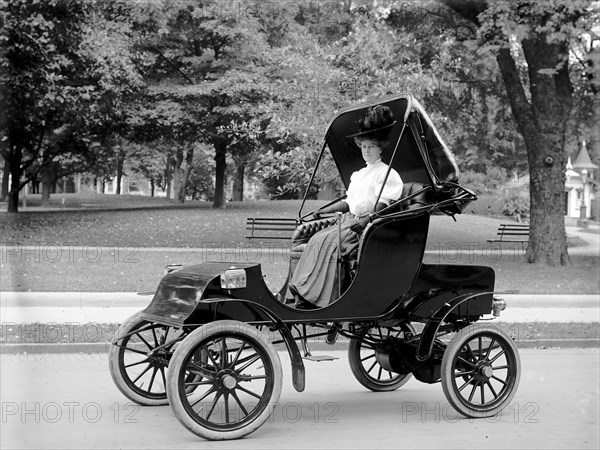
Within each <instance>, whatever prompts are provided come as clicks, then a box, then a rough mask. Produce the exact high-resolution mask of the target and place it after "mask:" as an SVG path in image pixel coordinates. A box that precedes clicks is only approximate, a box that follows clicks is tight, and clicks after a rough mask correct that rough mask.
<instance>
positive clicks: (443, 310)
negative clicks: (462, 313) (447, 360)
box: [416, 292, 492, 361]
mask: <svg viewBox="0 0 600 450" xmlns="http://www.w3.org/2000/svg"><path fill="white" fill-rule="evenodd" d="M490 294H492V292H480V293H478V294H464V295H460V296H458V297H455V298H453V299H452V300H449V301H447V302H446V303H444V304H443V305H442V306H441V307H440V308H438V310H437V311H436V312H435V313H434V314H433V315H432V316H431V318H430V319H429V320H428V321H427V323H426V324H425V327H424V328H423V333H422V334H421V339H420V340H419V346H418V347H417V354H416V358H417V360H418V361H425V360H426V359H428V358H429V357H430V356H431V352H432V351H433V343H434V341H435V336H436V335H437V332H438V330H439V328H440V325H441V323H442V322H443V321H444V320H445V319H446V317H448V315H449V314H450V313H451V312H452V310H454V309H455V308H457V307H458V306H460V305H461V304H463V303H464V302H467V301H469V300H472V299H474V298H475V297H480V296H482V295H490Z"/></svg>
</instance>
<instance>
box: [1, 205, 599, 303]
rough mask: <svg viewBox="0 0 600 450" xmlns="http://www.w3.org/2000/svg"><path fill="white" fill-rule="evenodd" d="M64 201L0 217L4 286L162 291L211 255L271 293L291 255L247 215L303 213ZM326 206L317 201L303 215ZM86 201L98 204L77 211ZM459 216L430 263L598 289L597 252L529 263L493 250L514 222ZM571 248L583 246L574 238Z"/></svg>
mask: <svg viewBox="0 0 600 450" xmlns="http://www.w3.org/2000/svg"><path fill="white" fill-rule="evenodd" d="M56 197H60V196H55V198H56ZM64 197H65V205H66V207H65V208H57V209H50V208H49V209H44V208H39V207H35V206H34V207H32V206H31V205H35V204H36V197H35V196H29V197H28V208H27V209H25V210H22V212H20V213H19V214H6V213H0V232H1V250H2V254H1V255H0V256H1V264H0V266H1V267H0V277H1V282H0V283H1V285H0V289H1V290H5V291H28V290H31V291H148V290H153V289H155V287H156V285H157V283H158V281H159V280H160V278H161V276H162V270H163V267H164V265H165V264H167V263H172V262H179V263H183V264H193V263H199V262H203V261H207V260H211V261H220V260H226V261H250V262H260V263H261V264H262V266H263V273H264V274H265V280H266V282H267V284H268V285H269V286H270V287H272V288H273V289H276V288H278V287H279V286H280V285H281V283H283V281H284V279H285V275H286V273H287V253H286V252H285V251H284V250H282V249H278V248H273V245H274V244H275V243H274V242H273V241H266V242H262V243H261V242H260V241H258V242H256V241H252V242H249V241H248V240H246V239H244V235H245V229H244V227H245V219H246V217H252V216H257V217H259V216H262V217H296V216H297V211H298V207H299V202H298V201H257V202H243V203H236V202H231V203H228V204H227V207H226V208H225V209H220V210H214V209H212V207H211V206H212V205H211V204H210V203H206V202H188V203H186V204H184V205H183V206H180V205H177V204H173V203H169V202H168V201H166V200H164V199H152V198H148V197H139V196H121V197H119V196H111V195H97V194H90V195H88V196H79V195H78V196H75V195H73V194H71V196H69V195H68V194H65V195H64ZM322 203H323V202H315V201H310V202H308V205H307V208H305V211H307V212H308V211H309V210H311V209H314V208H315V207H316V206H317V205H321V204H322ZM81 204H95V205H96V206H95V207H94V208H93V209H92V208H75V207H76V206H77V205H79V206H81ZM71 206H73V208H71ZM456 219H457V222H454V221H453V219H452V218H450V217H446V216H436V217H433V218H432V221H431V225H430V231H429V239H428V243H427V250H428V253H427V255H426V262H430V263H458V264H481V265H489V266H491V267H493V268H494V269H495V270H496V279H497V288H498V289H518V290H520V291H521V293H538V294H539V293H553V294H556V293H564V294H570V293H572V294H594V293H598V292H600V288H599V286H598V282H599V280H598V262H599V258H598V257H597V256H596V257H594V256H572V257H571V262H572V265H571V266H568V267H558V268H548V267H545V266H541V265H534V264H525V263H524V262H523V261H522V255H521V252H520V251H517V250H514V251H511V252H507V253H505V254H504V255H502V257H499V255H498V254H495V253H494V252H493V251H490V247H489V245H487V246H486V240H487V239H490V238H492V237H494V236H495V234H496V230H497V228H498V225H499V224H500V223H502V222H506V219H502V218H494V217H485V216H478V215H472V214H463V215H459V216H457V217H456ZM570 244H571V245H578V244H579V245H581V242H578V241H577V240H576V239H570ZM23 246H27V250H25V248H24V247H23ZM150 247H167V248H169V249H164V250H160V251H155V250H150V249H149V248H150ZM507 248H510V246H507ZM186 249H187V250H186ZM259 250H260V251H259Z"/></svg>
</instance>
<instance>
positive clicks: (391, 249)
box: [109, 94, 520, 440]
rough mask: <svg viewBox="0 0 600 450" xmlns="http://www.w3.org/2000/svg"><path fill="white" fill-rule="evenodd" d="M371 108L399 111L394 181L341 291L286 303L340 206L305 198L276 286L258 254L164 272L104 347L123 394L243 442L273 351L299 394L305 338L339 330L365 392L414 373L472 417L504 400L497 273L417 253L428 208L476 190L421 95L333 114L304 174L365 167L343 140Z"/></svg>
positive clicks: (504, 344)
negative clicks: (316, 204) (309, 302)
mask: <svg viewBox="0 0 600 450" xmlns="http://www.w3.org/2000/svg"><path fill="white" fill-rule="evenodd" d="M376 104H383V105H385V106H388V107H389V108H391V109H392V111H393V113H394V117H395V118H396V122H395V124H394V126H393V129H392V130H391V134H390V136H389V139H388V141H389V143H390V144H389V149H387V150H386V152H385V154H384V156H383V159H384V162H385V163H387V164H389V166H390V167H392V168H394V169H395V170H396V171H397V172H398V174H399V175H400V176H401V178H402V180H403V182H404V188H403V193H402V196H401V197H400V198H399V199H397V200H396V201H394V202H392V203H391V204H389V205H388V206H387V207H386V208H384V209H383V210H379V211H377V212H374V213H373V214H372V215H371V219H372V220H371V222H370V223H369V224H368V225H367V227H366V228H365V229H364V231H363V232H362V235H361V237H360V243H359V247H358V251H357V252H356V253H355V254H353V255H350V256H346V257H344V258H342V257H339V258H337V261H336V264H338V266H339V270H340V273H342V272H343V274H344V277H343V280H344V282H343V283H342V282H340V283H339V295H338V298H337V300H335V301H333V302H331V303H330V304H328V305H327V306H325V307H320V308H314V309H299V308H296V307H295V304H294V303H290V302H288V301H287V300H286V298H287V297H288V296H289V295H288V294H289V292H288V291H289V289H288V281H289V276H290V274H291V272H292V270H293V267H294V265H295V264H296V263H297V261H298V258H299V255H301V252H302V251H303V249H304V248H305V246H306V243H307V242H308V240H309V238H310V237H311V235H312V234H314V233H315V232H316V231H318V230H320V229H322V228H323V227H336V226H338V224H339V215H337V216H332V217H327V216H326V217H321V218H318V219H315V217H318V214H315V213H318V212H319V210H320V209H323V208H324V207H326V206H327V205H323V206H322V207H320V208H319V209H317V210H315V211H309V212H305V211H304V208H305V207H306V205H307V203H308V202H307V201H306V199H307V197H306V195H305V197H304V201H303V202H302V204H301V206H300V211H299V213H298V218H297V219H296V220H295V221H296V223H297V227H296V229H295V230H294V231H293V232H291V233H290V236H289V244H290V247H289V248H290V269H289V274H288V279H287V281H286V282H285V284H284V285H283V286H282V287H281V289H280V290H279V291H277V292H272V291H271V290H270V289H269V287H268V286H267V284H266V283H265V281H264V279H263V274H262V271H261V265H260V264H258V263H256V264H250V263H238V262H235V263H231V262H216V263H209V262H203V263H201V264H195V265H189V266H172V267H170V268H169V271H168V273H166V274H165V275H164V277H163V278H162V280H161V281H160V283H159V285H158V287H157V289H156V292H155V293H154V296H153V298H152V301H151V302H150V304H149V305H148V307H147V308H146V309H144V310H142V311H140V312H138V313H137V314H135V315H133V316H132V317H130V318H129V319H128V320H126V321H125V322H124V323H122V324H121V326H120V327H119V329H118V330H117V332H116V335H115V338H114V341H113V343H112V345H111V348H110V353H109V363H110V372H111V375H112V378H113V380H114V382H115V384H116V386H117V387H118V389H119V390H120V391H121V392H122V393H123V394H124V395H125V396H126V397H127V398H129V399H131V400H132V401H134V402H137V403H139V404H141V405H164V404H167V403H168V404H170V406H171V408H172V410H173V412H174V415H175V417H176V418H177V419H178V420H179V421H180V422H181V424H182V425H183V426H184V427H186V428H187V429H188V430H189V431H191V432H192V433H194V434H196V435H198V436H201V437H203V438H206V439H211V440H220V439H236V438H240V437H243V436H246V435H248V434H249V433H252V432H254V431H256V430H257V429H258V428H259V427H260V426H261V425H262V424H264V423H265V422H266V421H267V420H268V418H269V417H270V415H271V414H272V413H273V410H274V408H275V406H276V405H277V402H278V400H279V397H280V393H281V389H282V383H283V382H284V381H283V380H282V378H283V375H282V365H281V361H280V356H279V355H280V353H281V352H287V354H288V355H289V360H290V362H291V374H292V377H291V378H292V379H291V382H292V385H293V387H294V388H295V389H296V390H297V391H303V390H304V382H305V365H304V360H307V359H308V360H317V361H319V360H325V359H330V358H328V357H326V356H318V355H313V353H311V350H310V348H309V347H310V344H311V343H312V340H314V339H315V338H317V337H324V336H331V335H334V334H339V335H341V336H343V337H345V338H347V339H348V340H349V344H348V358H349V364H350V368H351V371H352V374H353V375H354V377H355V378H356V379H357V381H358V382H359V383H361V384H362V385H363V386H364V387H366V388H367V389H370V390H372V391H391V390H395V389H398V388H400V387H401V386H403V385H404V384H405V383H406V382H407V381H408V380H409V379H410V378H411V377H412V376H414V377H415V378H416V379H417V380H418V381H421V382H423V383H437V382H441V385H442V389H443V392H444V394H445V396H446V398H447V400H448V402H449V403H450V404H451V405H452V406H453V407H454V408H455V409H456V410H457V411H458V412H459V413H461V414H462V415H464V416H466V417H469V418H482V417H489V416H493V415H496V414H498V413H499V412H500V411H501V410H502V409H503V408H505V407H506V406H507V405H509V403H510V402H511V400H512V398H513V396H514V395H515V392H516V389H517V387H518V384H519V378H520V359H519V355H518V351H517V348H516V346H515V344H514V342H513V340H512V339H511V337H510V336H509V335H507V334H506V333H505V332H504V331H502V330H501V329H500V328H499V327H497V326H493V325H491V324H490V323H489V322H486V321H484V320H489V319H493V318H495V317H497V316H499V315H500V312H501V311H502V310H503V309H504V308H505V307H506V302H505V301H504V300H502V299H501V298H498V297H497V296H498V295H499V294H501V293H498V292H495V291H494V282H495V275H494V271H493V269H492V268H490V267H484V266H479V265H459V264H426V263H424V262H423V259H424V254H425V247H426V243H427V237H428V229H429V224H430V219H431V216H432V215H435V214H446V215H451V216H454V215H456V214H459V213H460V212H461V211H462V210H463V209H464V207H465V205H467V204H468V203H469V202H472V201H474V200H476V196H475V195H474V194H473V193H472V192H471V191H469V190H468V189H465V188H463V187H461V186H460V185H459V184H458V167H457V165H456V162H455V159H454V156H453V155H452V153H451V152H450V150H449V149H448V147H447V146H446V145H445V144H444V141H443V140H442V138H441V137H440V135H439V133H438V132H437V131H436V129H435V127H434V125H433V123H432V121H431V119H430V118H429V116H428V115H427V113H426V112H425V110H424V109H423V107H422V106H421V104H420V103H419V102H418V101H417V100H416V99H415V98H414V97H413V96H412V95H410V94H404V95H392V96H388V97H383V98H379V99H377V100H375V101H373V102H368V103H364V104H360V105H354V106H351V107H349V108H346V109H344V110H342V111H341V112H339V113H338V114H337V115H336V116H335V118H334V119H333V121H332V122H331V124H330V125H329V127H328V129H327V133H326V135H325V139H324V142H323V146H322V148H321V151H320V156H319V158H318V161H317V163H316V167H315V172H314V173H313V176H312V178H311V183H314V179H315V173H317V172H316V171H317V170H318V167H319V164H322V163H323V161H324V160H325V159H327V158H329V160H330V161H333V162H334V163H335V166H336V167H337V170H338V171H339V175H340V177H341V183H342V184H343V186H345V187H347V186H348V184H349V180H350V175H351V174H352V173H353V172H354V171H355V170H357V169H359V168H360V167H362V166H363V165H364V161H363V160H362V157H361V153H360V150H359V149H358V147H355V144H353V142H352V140H350V139H348V136H350V135H352V133H354V132H355V131H356V127H357V121H358V120H359V118H360V117H362V116H363V114H364V113H365V111H366V110H367V108H369V107H371V106H374V105H376ZM388 174H389V172H388ZM309 191H310V189H307V190H306V192H307V193H308V192H309ZM339 200H340V199H339V198H337V199H335V200H333V201H332V202H330V203H328V205H329V204H332V203H334V202H336V201H339ZM478 321H481V322H480V323H477V322H478ZM276 346H277V347H276ZM286 360H287V358H286Z"/></svg>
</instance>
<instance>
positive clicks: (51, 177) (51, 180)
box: [40, 163, 57, 206]
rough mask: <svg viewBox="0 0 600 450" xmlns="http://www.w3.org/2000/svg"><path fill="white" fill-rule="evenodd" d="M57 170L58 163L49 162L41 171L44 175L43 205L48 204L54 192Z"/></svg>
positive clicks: (42, 175)
mask: <svg viewBox="0 0 600 450" xmlns="http://www.w3.org/2000/svg"><path fill="white" fill-rule="evenodd" d="M56 171H57V167H56V165H55V164H54V163H49V164H48V165H47V166H46V167H44V168H43V169H42V170H41V172H40V175H41V177H42V206H48V200H50V194H52V193H53V190H54V189H53V188H54V184H55V183H56Z"/></svg>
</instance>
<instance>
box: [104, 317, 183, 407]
mask: <svg viewBox="0 0 600 450" xmlns="http://www.w3.org/2000/svg"><path fill="white" fill-rule="evenodd" d="M182 334H183V333H182V331H181V330H177V329H174V328H172V327H169V326H166V325H160V324H156V323H151V322H147V321H145V320H143V319H142V318H141V311H140V312H138V313H136V314H134V315H133V316H131V317H130V318H129V319H127V320H126V321H125V322H123V324H122V325H121V326H120V327H119V329H118V330H117V332H116V333H115V337H114V340H115V341H116V344H113V345H111V346H110V349H109V369H110V373H111V376H112V378H113V381H114V382H115V385H116V386H117V388H118V389H119V390H120V391H121V392H122V393H123V395H125V397H127V398H128V399H130V400H132V401H134V402H136V403H139V404H140V405H145V406H158V405H166V404H167V403H168V399H167V391H166V378H167V367H168V365H169V360H170V359H171V355H172V354H173V347H174V345H176V343H177V341H178V339H179V338H180V337H181V336H182ZM169 343H171V344H169Z"/></svg>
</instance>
